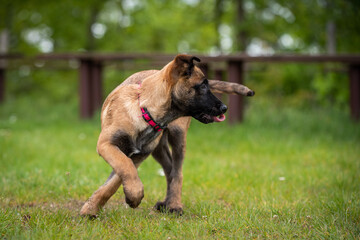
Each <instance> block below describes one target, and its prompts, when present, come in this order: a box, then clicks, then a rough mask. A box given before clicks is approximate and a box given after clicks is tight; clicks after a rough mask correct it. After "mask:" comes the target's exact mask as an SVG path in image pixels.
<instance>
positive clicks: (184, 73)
mask: <svg viewBox="0 0 360 240" xmlns="http://www.w3.org/2000/svg"><path fill="white" fill-rule="evenodd" d="M194 61H197V62H200V59H199V58H197V57H195V56H191V55H183V54H181V55H177V56H176V58H175V59H174V60H173V61H172V62H171V63H170V64H169V65H168V68H169V69H168V81H169V82H170V84H171V85H172V87H171V89H172V92H171V97H172V105H173V107H175V108H177V109H178V110H179V111H181V113H182V114H183V115H184V116H192V117H194V118H195V119H197V120H198V121H200V122H202V123H211V122H214V121H215V122H222V121H224V120H225V116H224V113H225V112H226V110H227V106H226V105H225V104H224V103H222V102H221V101H220V100H219V99H217V98H216V97H215V96H214V95H213V94H212V92H211V91H210V87H209V83H208V80H207V79H206V77H205V75H204V74H203V72H202V71H201V70H200V68H199V67H197V66H196V65H195V64H194Z"/></svg>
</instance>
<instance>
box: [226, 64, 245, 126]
mask: <svg viewBox="0 0 360 240" xmlns="http://www.w3.org/2000/svg"><path fill="white" fill-rule="evenodd" d="M243 67H244V63H243V61H240V60H239V61H232V60H230V61H228V79H229V80H228V81H229V82H234V83H239V84H243V79H244V68H243ZM243 111H244V101H243V98H242V97H240V96H237V95H230V96H229V110H228V119H229V122H230V124H234V123H237V122H241V121H242V120H243V115H244V114H243Z"/></svg>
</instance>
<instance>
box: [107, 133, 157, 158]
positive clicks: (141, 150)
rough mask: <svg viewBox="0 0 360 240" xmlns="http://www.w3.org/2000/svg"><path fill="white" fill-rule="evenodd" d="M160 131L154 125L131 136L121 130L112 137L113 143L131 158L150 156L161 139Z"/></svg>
mask: <svg viewBox="0 0 360 240" xmlns="http://www.w3.org/2000/svg"><path fill="white" fill-rule="evenodd" d="M160 134H161V133H160V132H157V131H154V129H153V128H152V127H150V126H149V127H147V128H145V129H144V130H142V131H140V132H138V133H137V135H135V136H130V135H129V134H127V133H126V132H123V131H121V130H119V131H117V132H116V133H115V134H114V135H113V137H112V141H111V142H112V144H113V145H115V146H117V147H118V148H119V149H120V150H121V151H122V152H123V153H124V154H125V155H126V156H127V157H129V158H132V159H134V158H139V157H140V158H141V157H146V156H148V155H149V154H150V153H151V152H152V151H153V150H154V149H155V147H156V146H157V144H158V143H159V140H160Z"/></svg>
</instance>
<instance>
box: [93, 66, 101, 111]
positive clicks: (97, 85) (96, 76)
mask: <svg viewBox="0 0 360 240" xmlns="http://www.w3.org/2000/svg"><path fill="white" fill-rule="evenodd" d="M102 72H103V65H102V63H101V62H93V64H92V72H91V73H92V74H91V75H92V76H90V77H91V78H92V81H91V82H92V93H93V94H92V96H93V101H92V103H93V105H92V106H93V110H94V111H96V110H98V109H99V108H101V106H102V103H103V95H102Z"/></svg>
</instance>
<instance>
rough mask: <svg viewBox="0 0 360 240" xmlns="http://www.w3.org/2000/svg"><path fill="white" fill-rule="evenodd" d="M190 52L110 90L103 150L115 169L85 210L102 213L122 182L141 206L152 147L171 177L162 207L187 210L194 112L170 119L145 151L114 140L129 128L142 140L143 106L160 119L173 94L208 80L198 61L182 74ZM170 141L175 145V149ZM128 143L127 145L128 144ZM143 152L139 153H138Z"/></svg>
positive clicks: (229, 88) (231, 87)
mask: <svg viewBox="0 0 360 240" xmlns="http://www.w3.org/2000/svg"><path fill="white" fill-rule="evenodd" d="M190 57H191V56H187V55H178V56H177V57H176V58H175V59H174V60H173V61H171V62H170V63H169V64H167V65H166V66H165V67H164V68H163V69H161V70H148V71H142V72H138V73H135V74H133V75H132V76H130V77H129V78H128V79H127V80H125V81H124V82H123V83H122V84H121V85H119V86H118V87H117V88H115V89H114V90H113V91H112V92H111V93H110V94H109V95H108V97H107V98H106V100H105V102H104V104H103V107H102V113H101V133H100V136H99V139H98V143H97V151H98V154H99V155H100V156H101V157H103V158H104V159H105V161H106V162H107V163H108V164H109V165H110V166H111V167H112V168H113V170H114V171H113V173H112V174H111V175H110V177H109V178H108V180H107V181H106V183H105V184H104V185H102V186H101V187H100V188H99V189H98V190H97V191H95V192H94V193H93V195H92V196H91V197H90V198H89V200H88V201H87V202H86V203H85V204H84V206H83V207H82V209H81V211H80V214H81V215H90V216H94V215H96V213H97V212H98V211H99V209H101V207H102V206H104V204H105V203H106V202H107V201H108V199H109V198H110V197H111V196H112V195H113V194H114V193H115V192H116V191H117V189H118V188H119V187H120V185H121V184H123V189H124V193H125V197H126V201H127V202H128V204H129V205H130V206H131V207H137V206H138V205H139V204H140V202H141V200H142V198H143V196H144V189H143V184H142V182H141V180H140V178H139V176H138V174H137V167H138V166H139V165H140V164H141V162H142V161H143V160H144V159H145V158H146V157H147V156H148V155H149V154H150V153H151V154H152V155H153V157H154V158H155V159H156V161H158V162H159V163H160V165H161V166H162V167H163V169H164V172H165V176H166V180H167V193H166V197H165V200H164V201H162V202H158V203H157V204H156V205H155V207H156V209H158V210H168V211H170V212H177V213H180V214H181V213H182V204H181V189H182V179H183V176H182V163H183V159H184V155H185V146H186V133H187V129H188V128H189V125H190V120H191V117H180V118H178V119H175V120H173V121H172V122H170V123H169V124H168V126H167V128H166V129H165V130H163V131H162V132H160V134H158V135H154V138H151V140H149V142H146V143H144V144H146V151H145V152H141V151H144V150H143V149H134V150H133V151H134V153H131V154H128V156H127V155H126V154H125V153H124V152H122V151H121V149H120V147H118V146H116V145H114V143H113V141H114V136H115V137H116V136H117V134H125V135H124V136H126V137H128V138H125V140H126V141H134V142H136V141H137V139H138V138H139V137H140V136H141V134H142V132H143V131H146V129H147V128H148V126H149V125H148V124H147V123H146V122H145V121H144V120H143V118H142V117H141V114H142V113H141V110H140V108H141V107H146V108H147V109H148V111H149V112H150V113H151V115H152V117H153V118H154V119H155V120H156V119H162V118H163V117H164V116H166V114H168V112H169V110H170V109H171V107H172V94H174V95H176V97H178V98H181V99H185V100H186V99H187V98H190V97H191V96H193V94H194V93H193V92H192V91H194V90H193V89H192V86H194V85H195V84H197V83H200V82H201V81H203V79H204V75H203V73H202V72H201V70H200V69H199V68H198V67H196V66H195V67H194V70H193V73H192V74H191V77H190V78H185V77H184V76H183V75H182V73H183V72H184V71H185V70H186V69H187V68H188V67H189V65H188V64H187V62H186V61H187V60H188V59H190ZM209 82H211V84H209V85H210V87H213V88H214V89H215V90H217V91H219V92H225V93H234V94H243V95H248V92H252V91H251V90H250V89H248V88H246V87H245V86H242V85H238V84H233V83H231V84H228V83H222V82H220V81H216V80H210V81H209ZM221 89H224V91H222V90H221ZM239 89H240V90H239ZM246 91H248V92H246ZM120 137H123V136H122V135H121V136H120ZM120 137H119V138H120ZM121 139H122V138H121ZM126 141H125V142H126ZM169 145H171V147H172V150H171V151H170V148H169ZM127 147H128V146H124V149H126V148H127ZM138 153H139V155H136V154H138Z"/></svg>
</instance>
